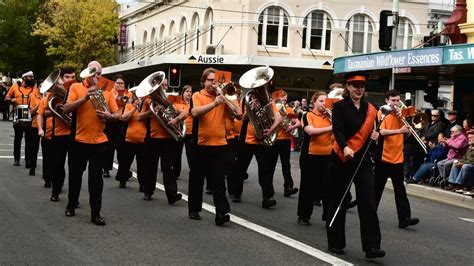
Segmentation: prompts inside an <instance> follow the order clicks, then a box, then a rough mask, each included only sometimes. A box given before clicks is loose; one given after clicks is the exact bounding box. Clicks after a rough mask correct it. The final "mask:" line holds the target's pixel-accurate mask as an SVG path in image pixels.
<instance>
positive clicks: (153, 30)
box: [150, 28, 156, 42]
mask: <svg viewBox="0 0 474 266" xmlns="http://www.w3.org/2000/svg"><path fill="white" fill-rule="evenodd" d="M155 37H156V28H153V29H152V30H151V36H150V41H152V42H154V41H155Z"/></svg>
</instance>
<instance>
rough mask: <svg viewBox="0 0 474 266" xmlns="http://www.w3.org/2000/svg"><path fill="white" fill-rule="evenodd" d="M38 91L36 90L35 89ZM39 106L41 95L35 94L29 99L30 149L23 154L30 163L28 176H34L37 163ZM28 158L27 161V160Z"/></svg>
mask: <svg viewBox="0 0 474 266" xmlns="http://www.w3.org/2000/svg"><path fill="white" fill-rule="evenodd" d="M35 90H38V88H35ZM40 104H41V95H40V93H35V94H34V95H33V97H31V98H30V110H31V117H32V121H31V127H30V129H29V130H28V132H27V134H28V135H29V139H30V140H31V145H30V149H27V151H28V153H27V154H25V158H26V159H27V161H29V162H30V164H29V167H30V173H29V175H35V169H36V162H37V161H38V150H39V143H40V136H39V135H38V124H37V122H36V121H37V118H38V113H37V111H38V109H39V107H40ZM28 158H29V159H28Z"/></svg>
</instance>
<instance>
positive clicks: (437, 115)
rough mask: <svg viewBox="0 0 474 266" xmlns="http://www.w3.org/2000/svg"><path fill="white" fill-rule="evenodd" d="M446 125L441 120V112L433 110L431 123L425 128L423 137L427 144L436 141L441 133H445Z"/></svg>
mask: <svg viewBox="0 0 474 266" xmlns="http://www.w3.org/2000/svg"><path fill="white" fill-rule="evenodd" d="M444 129H445V125H444V123H443V122H442V119H441V112H440V111H439V110H437V109H434V110H431V123H430V124H429V125H428V126H427V127H426V128H425V130H424V131H423V133H422V137H423V138H424V140H425V142H426V143H427V142H428V141H429V140H434V139H436V138H437V137H438V135H439V133H441V132H444Z"/></svg>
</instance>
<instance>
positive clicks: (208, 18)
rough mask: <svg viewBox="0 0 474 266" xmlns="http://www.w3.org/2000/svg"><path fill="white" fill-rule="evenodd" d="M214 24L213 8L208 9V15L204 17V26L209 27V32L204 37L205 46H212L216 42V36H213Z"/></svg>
mask: <svg viewBox="0 0 474 266" xmlns="http://www.w3.org/2000/svg"><path fill="white" fill-rule="evenodd" d="M213 23H214V13H213V11H212V9H211V8H208V9H207V10H206V14H205V15H204V25H206V26H207V27H206V28H207V31H206V33H205V34H204V36H203V39H204V41H205V42H204V43H205V44H212V43H213V42H214V38H213V37H214V36H213V34H214V33H213V31H214V30H213V25H212V24H213Z"/></svg>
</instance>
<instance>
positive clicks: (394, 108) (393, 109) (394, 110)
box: [391, 102, 428, 153]
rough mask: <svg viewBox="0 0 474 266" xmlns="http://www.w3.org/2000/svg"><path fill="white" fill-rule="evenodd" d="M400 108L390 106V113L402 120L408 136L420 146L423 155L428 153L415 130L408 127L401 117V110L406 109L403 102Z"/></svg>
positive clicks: (408, 124)
mask: <svg viewBox="0 0 474 266" xmlns="http://www.w3.org/2000/svg"><path fill="white" fill-rule="evenodd" d="M400 107H401V108H399V107H397V106H391V108H392V113H394V114H395V115H396V116H398V117H399V118H400V120H402V122H403V124H404V125H405V126H406V127H407V128H408V130H409V131H410V134H411V135H412V136H413V137H414V138H415V140H416V142H418V144H420V146H421V148H422V149H423V150H424V152H425V153H428V149H427V147H426V144H425V142H424V141H423V139H422V138H421V137H420V136H418V134H417V133H416V131H415V129H413V127H412V126H411V125H410V123H408V121H407V120H406V119H405V117H403V115H402V112H401V109H402V108H407V107H406V105H405V104H404V103H403V102H400Z"/></svg>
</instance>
